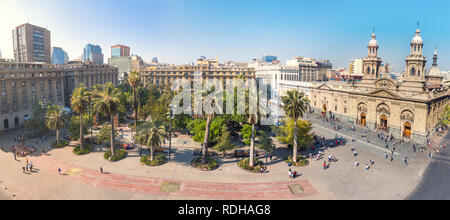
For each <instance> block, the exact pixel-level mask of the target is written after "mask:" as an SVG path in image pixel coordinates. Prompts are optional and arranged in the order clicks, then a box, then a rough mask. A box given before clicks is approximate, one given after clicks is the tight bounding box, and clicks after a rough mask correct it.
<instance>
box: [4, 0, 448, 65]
mask: <svg viewBox="0 0 450 220" xmlns="http://www.w3.org/2000/svg"><path fill="white" fill-rule="evenodd" d="M449 12H450V1H436V0H434V1H433V0H431V1H415V0H408V1H407V0H395V1H393V0H390V1H386V0H372V1H356V0H347V1H345V0H342V1H331V0H321V1H311V0H309V1H302V0H278V1H265V0H240V1H239V0H147V1H144V0H128V1H125V0H121V1H119V0H98V1H94V0H92V1H87V0H78V1H71V2H70V3H69V2H68V1H61V0H40V1H36V0H0V50H1V51H2V54H3V56H4V57H5V56H6V57H13V53H12V39H11V38H12V37H11V35H12V34H11V30H12V29H13V28H14V27H16V26H18V25H20V24H22V23H25V22H29V23H31V24H35V25H38V26H42V27H47V28H48V29H49V30H50V31H51V34H52V36H51V37H52V46H58V47H62V48H63V49H65V50H66V51H67V52H68V53H69V56H70V58H75V57H78V56H80V55H81V53H82V48H83V47H84V45H85V44H87V43H93V44H99V45H100V46H101V47H102V48H103V53H104V54H105V62H107V58H108V57H110V47H111V45H114V44H125V45H128V46H130V47H131V52H132V53H133V54H137V55H140V56H142V57H143V58H144V60H146V61H150V60H151V58H152V57H154V56H157V57H158V58H159V60H160V61H161V62H166V63H175V64H183V63H189V62H193V61H195V60H196V59H197V58H198V57H200V56H207V57H211V58H213V57H215V55H216V53H217V54H219V59H220V60H221V61H226V60H235V61H251V60H252V59H253V58H260V57H261V55H262V54H276V55H278V56H279V58H280V59H281V60H282V61H283V62H284V61H286V60H288V59H291V58H292V57H294V56H308V57H313V58H323V59H329V60H331V61H332V62H333V64H334V66H335V67H347V66H348V61H349V60H351V59H354V58H359V57H364V56H366V55H367V49H366V47H367V43H368V42H369V40H370V34H371V31H372V28H373V27H376V34H377V39H378V42H379V44H380V49H379V51H380V56H381V57H382V59H383V61H384V62H388V63H390V64H391V65H392V66H393V67H394V70H395V71H396V72H401V71H402V70H403V69H404V66H405V61H404V59H405V57H406V56H407V55H408V54H409V42H410V40H411V39H412V37H413V36H414V31H415V29H416V23H417V21H420V23H421V31H422V37H423V39H424V42H425V49H424V55H425V56H426V57H427V58H428V61H429V62H428V64H429V65H431V62H432V59H431V58H432V55H433V50H434V47H435V46H437V47H438V55H439V58H440V60H439V65H440V67H441V69H442V70H450V63H449V62H447V61H448V60H449V59H450V41H449V36H450V22H449V20H450V15H449Z"/></svg>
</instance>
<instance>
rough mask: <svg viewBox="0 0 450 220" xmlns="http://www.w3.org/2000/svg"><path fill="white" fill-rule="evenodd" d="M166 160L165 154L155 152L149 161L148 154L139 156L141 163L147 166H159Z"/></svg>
mask: <svg viewBox="0 0 450 220" xmlns="http://www.w3.org/2000/svg"><path fill="white" fill-rule="evenodd" d="M166 161H167V158H166V155H164V154H155V155H154V158H153V161H150V155H146V156H143V157H141V163H143V164H145V165H147V166H152V167H156V166H161V165H163V164H164V163H166Z"/></svg>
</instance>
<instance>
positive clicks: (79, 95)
mask: <svg viewBox="0 0 450 220" xmlns="http://www.w3.org/2000/svg"><path fill="white" fill-rule="evenodd" d="M70 104H71V106H72V109H73V110H74V111H75V112H76V113H78V114H80V150H84V126H83V115H84V114H85V113H86V110H87V108H88V105H89V93H88V92H87V91H86V87H84V86H83V85H81V86H79V87H78V88H77V89H75V91H74V93H73V95H72V99H71V100H70Z"/></svg>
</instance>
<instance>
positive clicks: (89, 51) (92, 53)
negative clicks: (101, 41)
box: [82, 44, 103, 65]
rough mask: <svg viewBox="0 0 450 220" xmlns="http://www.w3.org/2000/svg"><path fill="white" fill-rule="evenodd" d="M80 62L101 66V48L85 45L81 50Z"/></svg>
mask: <svg viewBox="0 0 450 220" xmlns="http://www.w3.org/2000/svg"><path fill="white" fill-rule="evenodd" d="M82 61H83V62H84V63H86V62H91V63H94V64H98V65H101V64H103V53H102V48H101V47H100V46H98V45H92V44H87V45H86V47H84V50H83V56H82Z"/></svg>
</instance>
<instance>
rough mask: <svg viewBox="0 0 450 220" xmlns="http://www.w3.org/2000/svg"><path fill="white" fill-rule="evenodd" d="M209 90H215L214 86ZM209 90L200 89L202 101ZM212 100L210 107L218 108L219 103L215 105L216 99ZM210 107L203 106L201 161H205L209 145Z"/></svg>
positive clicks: (212, 113)
mask: <svg viewBox="0 0 450 220" xmlns="http://www.w3.org/2000/svg"><path fill="white" fill-rule="evenodd" d="M211 91H215V87H214V86H213V87H212V88H211ZM211 91H202V99H203V100H201V101H202V102H203V103H204V101H205V99H206V97H207V96H208V95H209V94H211V93H212V92H211ZM211 102H212V104H211V105H212V106H211V107H213V108H214V107H215V106H217V107H218V108H220V107H221V106H220V105H216V102H217V100H216V99H215V98H213V100H212V101H211ZM211 107H207V108H205V109H204V110H205V115H206V126H205V137H204V139H203V145H202V161H203V163H206V158H207V156H208V147H209V146H208V145H209V136H210V133H211V122H212V121H213V119H214V110H213V109H212V108H211Z"/></svg>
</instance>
